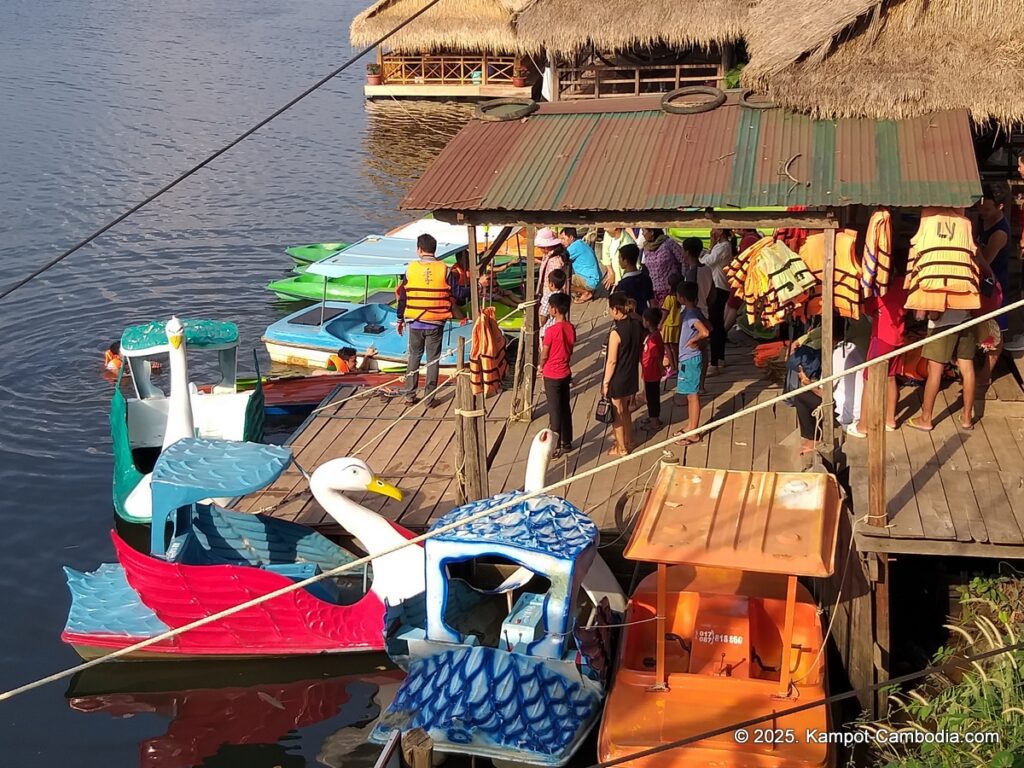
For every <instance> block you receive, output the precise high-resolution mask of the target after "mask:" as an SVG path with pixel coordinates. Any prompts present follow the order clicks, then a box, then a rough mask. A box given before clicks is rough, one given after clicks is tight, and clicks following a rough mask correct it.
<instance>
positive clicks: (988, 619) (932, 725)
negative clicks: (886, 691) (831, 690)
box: [859, 576, 1024, 768]
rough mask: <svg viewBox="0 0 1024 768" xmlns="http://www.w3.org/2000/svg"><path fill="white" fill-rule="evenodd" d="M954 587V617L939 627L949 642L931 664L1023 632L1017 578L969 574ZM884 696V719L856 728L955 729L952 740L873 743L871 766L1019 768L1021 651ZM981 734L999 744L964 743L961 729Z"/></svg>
mask: <svg viewBox="0 0 1024 768" xmlns="http://www.w3.org/2000/svg"><path fill="white" fill-rule="evenodd" d="M958 589H959V591H960V606H961V615H960V617H959V619H957V620H956V621H955V622H954V623H951V624H948V625H946V626H947V629H949V631H950V632H949V642H948V644H947V645H946V646H944V647H942V648H940V649H939V650H938V652H937V653H936V654H935V659H934V663H935V664H945V663H947V662H953V661H955V660H956V659H958V658H963V657H965V656H973V655H977V654H979V653H984V652H986V651H989V650H993V649H997V648H1001V647H1004V646H1007V645H1013V644H1015V643H1017V642H1018V639H1019V638H1021V637H1024V581H1022V580H1020V579H1017V578H1009V577H1005V576H1000V577H997V578H991V577H986V578H975V579H973V580H972V581H971V582H970V584H968V585H967V586H966V587H959V588H958ZM889 701H890V712H889V717H888V718H887V719H886V720H884V721H879V722H862V723H860V724H859V727H860V728H863V729H865V730H868V731H879V730H885V731H889V732H891V731H911V730H914V731H919V732H922V733H926V732H930V733H932V734H956V735H957V736H956V737H954V738H955V739H956V740H957V742H958V743H922V744H895V745H894V744H892V743H887V744H881V743H879V742H878V741H876V742H875V746H874V747H873V752H874V753H873V755H872V758H873V759H872V763H873V764H874V765H876V766H879V767H880V768H881V767H884V768H961V766H963V767H964V768H967V766H971V767H972V768H973V767H974V766H992V768H1024V652H1021V651H1016V652H1011V653H1004V654H1000V655H998V656H994V657H992V658H989V659H985V660H983V661H980V662H973V663H970V664H968V663H963V664H961V665H958V666H957V667H955V668H953V669H950V670H947V671H946V673H945V674H937V675H932V676H930V677H928V678H926V679H925V680H924V681H923V683H922V684H921V685H919V686H918V687H917V688H914V689H908V690H905V691H904V692H897V691H896V690H893V691H891V692H890V699H889ZM982 733H996V734H998V737H999V738H998V742H997V743H992V744H978V743H966V741H967V740H966V739H965V738H964V737H966V736H967V735H968V734H982ZM950 740H951V741H952V740H953V739H950Z"/></svg>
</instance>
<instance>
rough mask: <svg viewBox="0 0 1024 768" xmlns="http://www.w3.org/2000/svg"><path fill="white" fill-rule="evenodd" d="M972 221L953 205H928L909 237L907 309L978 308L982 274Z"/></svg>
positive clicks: (936, 310)
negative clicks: (915, 229) (914, 233)
mask: <svg viewBox="0 0 1024 768" xmlns="http://www.w3.org/2000/svg"><path fill="white" fill-rule="evenodd" d="M975 253H976V248H975V245H974V233H973V230H972V227H971V220H970V219H968V218H967V217H966V216H964V215H963V214H962V213H960V212H959V211H958V210H956V209H953V208H925V209H924V210H923V211H921V226H920V227H918V230H917V234H916V235H914V237H913V238H911V240H910V263H909V264H908V268H907V280H906V286H907V292H908V293H909V294H910V295H909V297H908V298H907V304H906V308H907V309H915V310H925V311H928V312H944V311H946V310H947V309H968V310H970V309H978V308H979V307H980V306H981V296H980V294H979V291H978V285H979V281H980V274H979V271H978V265H977V263H976V262H975V260H974V257H975Z"/></svg>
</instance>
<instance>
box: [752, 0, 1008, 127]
mask: <svg viewBox="0 0 1024 768" xmlns="http://www.w3.org/2000/svg"><path fill="white" fill-rule="evenodd" d="M747 47H748V51H749V53H750V64H749V65H748V66H747V68H746V69H745V71H744V73H743V81H744V84H745V85H746V86H748V87H751V88H754V89H756V90H758V91H759V92H761V93H763V94H765V95H767V96H768V97H770V98H771V99H772V100H773V101H775V102H776V103H778V104H781V105H784V106H787V107H790V108H793V109H798V110H800V111H804V112H808V113H810V114H812V115H814V116H816V117H856V116H864V117H873V118H880V119H901V118H907V117H913V116H917V115H922V114H926V113H929V112H935V111H940V110H947V109H967V110H969V111H970V113H971V115H972V116H973V118H974V120H975V121H977V122H979V123H980V122H985V121H988V120H996V121H998V122H1001V123H1004V124H1007V123H1021V122H1024V100H1022V99H1021V98H1020V95H1019V94H1021V93H1024V0H824V1H823V2H817V3H808V2H807V1H806V0H803V2H799V1H798V0H761V2H760V3H759V4H758V5H757V6H756V7H755V8H754V10H753V11H752V12H751V14H750V17H749V26H748V31H747Z"/></svg>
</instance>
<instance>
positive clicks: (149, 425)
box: [110, 317, 266, 523]
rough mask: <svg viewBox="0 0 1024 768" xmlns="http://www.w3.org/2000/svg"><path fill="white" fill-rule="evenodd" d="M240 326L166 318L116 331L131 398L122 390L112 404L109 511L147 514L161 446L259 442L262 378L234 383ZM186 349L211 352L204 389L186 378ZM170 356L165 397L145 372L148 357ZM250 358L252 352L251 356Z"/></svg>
mask: <svg viewBox="0 0 1024 768" xmlns="http://www.w3.org/2000/svg"><path fill="white" fill-rule="evenodd" d="M238 346H239V338H238V326H236V325H235V324H234V323H230V322H221V321H218V320H209V319H198V318H185V319H184V320H179V319H178V318H177V317H172V318H171V319H170V320H169V321H159V320H153V321H151V322H149V323H145V324H143V325H133V326H130V327H128V328H126V329H125V330H124V332H123V333H122V334H121V354H122V355H123V356H124V359H125V361H126V362H127V367H128V369H129V370H130V372H131V380H132V386H133V388H134V390H135V393H134V395H135V396H134V397H133V398H130V399H128V398H125V396H124V393H123V392H122V391H121V376H122V375H123V374H124V368H123V367H122V369H121V372H120V373H119V374H118V379H117V384H116V386H115V387H114V395H113V399H112V401H111V406H110V435H111V439H112V442H113V449H114V482H113V501H114V510H115V511H116V512H117V515H118V517H120V518H121V519H123V520H125V521H126V522H131V523H146V522H149V520H150V509H149V489H148V486H147V485H146V483H147V480H146V478H147V476H148V473H149V471H150V470H151V469H152V467H153V462H154V461H155V460H156V456H157V455H158V454H159V451H160V450H162V449H163V448H164V447H166V446H168V445H170V444H171V443H173V442H174V441H176V440H178V439H180V438H182V437H194V436H199V437H205V438H210V439H223V440H248V441H252V442H258V441H260V440H261V439H262V437H263V428H264V423H265V418H266V413H265V410H264V405H265V402H264V395H263V387H262V382H261V379H260V377H259V367H258V365H257V379H256V381H257V382H258V383H257V384H256V386H254V387H253V388H252V389H251V390H250V391H242V390H241V389H240V387H239V385H238V378H237V370H238ZM188 350H202V351H207V352H216V353H217V356H218V362H219V369H220V380H219V381H218V382H217V383H215V384H211V385H208V386H207V387H205V388H204V390H205V391H204V390H200V389H198V388H194V387H192V386H191V385H190V383H189V380H188V356H187V352H188ZM164 356H166V357H167V358H168V365H167V367H168V368H169V372H170V380H171V382H170V386H171V391H170V395H169V396H168V395H165V394H164V392H163V391H162V390H161V389H160V388H159V387H157V386H156V385H155V384H154V383H153V380H152V378H151V367H150V361H151V360H153V359H156V358H162V357H164ZM254 358H255V355H254Z"/></svg>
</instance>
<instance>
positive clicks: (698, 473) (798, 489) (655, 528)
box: [625, 464, 840, 576]
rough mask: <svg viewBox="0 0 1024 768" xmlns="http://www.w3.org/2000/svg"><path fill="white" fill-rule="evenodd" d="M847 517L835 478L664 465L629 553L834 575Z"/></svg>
mask: <svg viewBox="0 0 1024 768" xmlns="http://www.w3.org/2000/svg"><path fill="white" fill-rule="evenodd" d="M839 512H840V499H839V486H838V485H837V484H836V480H835V478H834V477H832V476H831V475H826V474H822V473H817V472H738V471H730V470H724V469H695V468H692V467H684V466H680V465H678V464H674V465H673V464H669V465H663V466H662V468H661V471H660V472H659V474H658V478H657V481H656V482H655V484H654V488H653V489H652V490H651V493H650V495H649V496H648V498H647V503H646V504H644V507H643V509H642V510H641V511H640V516H639V518H638V520H637V523H636V527H635V528H634V529H633V536H632V537H631V538H630V540H629V544H628V545H626V550H625V556H626V557H628V558H629V559H631V560H644V561H646V562H652V563H672V564H688V565H704V566H711V567H715V568H731V569H734V570H744V571H757V572H760V573H785V574H795V575H797V576H828V575H829V574H830V573H832V569H833V564H834V560H835V550H836V534H837V532H838V528H839Z"/></svg>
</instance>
